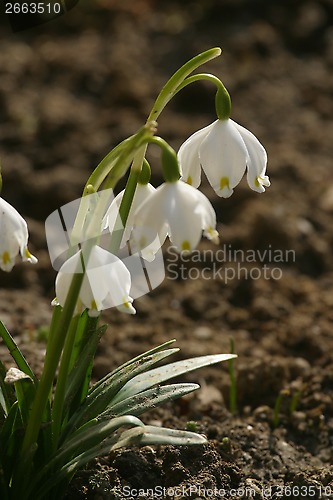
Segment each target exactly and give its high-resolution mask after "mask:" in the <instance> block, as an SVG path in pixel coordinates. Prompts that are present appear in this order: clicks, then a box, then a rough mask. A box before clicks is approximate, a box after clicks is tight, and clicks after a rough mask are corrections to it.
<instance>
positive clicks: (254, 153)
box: [178, 119, 270, 198]
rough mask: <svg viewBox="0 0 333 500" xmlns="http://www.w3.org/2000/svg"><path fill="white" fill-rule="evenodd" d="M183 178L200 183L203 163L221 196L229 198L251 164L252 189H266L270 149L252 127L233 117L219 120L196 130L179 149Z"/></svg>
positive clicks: (194, 183)
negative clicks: (268, 149) (249, 127)
mask: <svg viewBox="0 0 333 500" xmlns="http://www.w3.org/2000/svg"><path fill="white" fill-rule="evenodd" d="M178 159H179V163H180V167H181V171H182V179H183V180H184V181H185V182H187V183H188V184H191V185H193V186H194V187H198V186H199V185H200V182H201V167H202V168H203V170H204V172H205V174H206V176H207V178H208V181H209V182H210V184H211V185H212V187H213V189H214V190H215V192H216V193H217V194H218V196H222V197H224V198H228V197H229V196H231V195H232V193H233V189H234V187H235V186H237V184H239V182H240V181H241V179H242V177H243V175H244V172H245V169H246V167H247V181H248V184H249V186H250V188H251V189H253V190H254V191H257V192H259V193H262V192H264V191H265V187H268V186H269V185H270V182H269V179H268V177H267V175H266V165H267V153H266V151H265V148H264V147H263V146H262V144H261V143H260V142H259V141H258V139H257V138H256V137H255V136H254V135H253V134H252V133H251V132H249V130H247V129H245V128H244V127H242V126H241V125H239V124H238V123H236V122H234V121H233V120H231V119H227V120H216V121H215V122H213V123H211V124H210V125H208V126H207V127H205V128H203V129H201V130H199V131H198V132H195V133H194V134H193V135H191V137H189V138H188V139H187V141H185V142H184V143H183V144H182V145H181V147H180V149H179V152H178Z"/></svg>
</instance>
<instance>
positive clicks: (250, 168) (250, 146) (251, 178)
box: [234, 122, 270, 193]
mask: <svg viewBox="0 0 333 500" xmlns="http://www.w3.org/2000/svg"><path fill="white" fill-rule="evenodd" d="M234 124H235V127H236V128H237V130H238V131H239V133H240V134H241V136H242V138H243V141H244V142H245V146H246V149H247V152H248V160H247V182H248V184H249V186H250V188H251V189H253V190H254V191H258V192H259V193H262V192H264V191H265V187H264V186H266V187H269V186H270V182H269V178H268V177H267V175H265V173H266V166H267V153H266V150H265V148H264V147H263V145H262V144H261V143H260V142H259V141H258V139H257V138H256V136H255V135H254V134H252V132H250V131H249V130H247V129H246V128H244V127H242V126H241V125H239V124H238V123H235V122H234Z"/></svg>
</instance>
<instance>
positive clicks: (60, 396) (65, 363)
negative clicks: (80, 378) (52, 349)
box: [52, 315, 80, 450]
mask: <svg viewBox="0 0 333 500" xmlns="http://www.w3.org/2000/svg"><path fill="white" fill-rule="evenodd" d="M79 318H80V316H79V315H76V316H74V317H73V318H72V321H71V323H70V325H69V328H68V333H67V336H66V340H65V345H64V350H63V353H62V356H61V362H60V367H59V373H58V379H57V385H56V390H55V394H54V400H53V408H52V437H53V449H54V450H56V449H57V444H58V439H59V434H60V430H61V423H62V415H63V408H64V396H65V392H66V382H67V377H68V372H69V367H70V359H71V354H72V350H73V345H74V342H75V336H76V331H77V326H78V321H79Z"/></svg>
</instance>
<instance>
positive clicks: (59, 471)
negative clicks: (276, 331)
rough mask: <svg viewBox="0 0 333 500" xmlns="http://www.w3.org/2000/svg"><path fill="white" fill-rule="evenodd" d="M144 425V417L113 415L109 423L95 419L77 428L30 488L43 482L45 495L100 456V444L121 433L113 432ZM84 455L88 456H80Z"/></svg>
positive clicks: (31, 489)
mask: <svg viewBox="0 0 333 500" xmlns="http://www.w3.org/2000/svg"><path fill="white" fill-rule="evenodd" d="M143 425H144V424H143V423H142V422H141V420H139V419H138V418H136V417H133V416H131V415H126V416H123V417H118V418H114V419H112V420H109V421H108V422H98V420H96V419H95V420H94V421H91V422H89V425H85V426H84V427H82V428H80V429H78V430H77V431H76V432H75V433H74V434H73V435H72V436H71V437H70V438H69V439H68V440H66V442H65V443H64V444H63V446H62V447H61V448H59V450H58V451H57V452H56V454H55V455H54V456H53V458H52V459H51V460H50V461H49V462H48V463H47V464H46V465H45V467H43V468H42V469H41V471H40V472H39V473H38V475H37V476H36V478H35V479H34V481H33V482H32V485H31V488H30V491H35V489H37V488H38V484H42V487H41V492H42V494H43V495H45V493H46V492H47V491H49V490H50V489H51V488H53V487H54V486H55V485H57V484H58V483H59V482H60V481H62V480H64V479H65V478H66V477H70V476H71V475H72V474H73V473H74V472H75V471H76V470H77V469H78V468H79V467H81V466H82V465H84V464H85V463H87V462H88V461H90V460H92V459H93V458H95V457H97V456H99V450H100V448H101V443H102V442H103V441H104V440H105V439H107V440H110V439H111V441H112V444H113V443H114V442H115V441H116V440H117V436H118V434H114V432H115V431H116V430H117V429H119V428H120V427H123V426H131V427H133V426H143ZM110 436H111V438H110ZM83 456H84V457H85V458H84V459H83V460H82V458H81V459H80V457H83ZM76 463H77V464H78V465H77V467H76V466H75V465H74V467H73V466H72V464H76ZM51 472H52V474H51ZM41 492H38V495H37V498H38V497H39V495H41ZM41 498H44V497H41Z"/></svg>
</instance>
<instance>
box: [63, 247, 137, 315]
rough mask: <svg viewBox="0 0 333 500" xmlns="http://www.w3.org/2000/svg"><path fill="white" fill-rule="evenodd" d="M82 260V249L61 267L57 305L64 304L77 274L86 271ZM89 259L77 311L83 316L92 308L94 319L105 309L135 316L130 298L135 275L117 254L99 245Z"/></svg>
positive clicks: (90, 312)
mask: <svg viewBox="0 0 333 500" xmlns="http://www.w3.org/2000/svg"><path fill="white" fill-rule="evenodd" d="M81 258H82V251H81V250H80V251H79V252H77V253H76V254H75V255H73V256H72V257H70V258H69V259H68V260H67V261H66V262H65V263H64V264H63V265H62V266H61V268H60V270H59V273H58V275H57V278H56V284H55V287H56V299H55V300H54V301H53V304H54V305H58V304H60V305H61V306H63V305H64V303H65V300H66V297H67V294H68V290H69V287H70V285H71V282H72V278H73V273H75V272H82V264H81ZM87 260H88V262H86V263H85V275H84V278H83V283H82V286H81V290H80V294H79V301H78V304H77V312H78V313H81V312H82V311H83V310H84V309H88V310H89V311H88V313H89V315H90V316H97V315H98V312H99V311H102V310H103V309H109V308H110V307H117V308H118V309H120V310H121V311H123V312H126V313H129V314H135V309H134V307H133V306H132V302H133V299H132V298H131V297H130V296H129V293H130V288H131V275H130V272H129V270H128V269H127V267H126V266H125V264H124V263H123V262H122V261H121V260H120V259H118V257H116V256H115V255H113V254H111V253H110V252H107V251H106V250H104V249H103V248H100V247H98V246H96V245H95V246H94V247H93V248H92V250H91V253H90V255H89V258H88V259H87Z"/></svg>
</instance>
